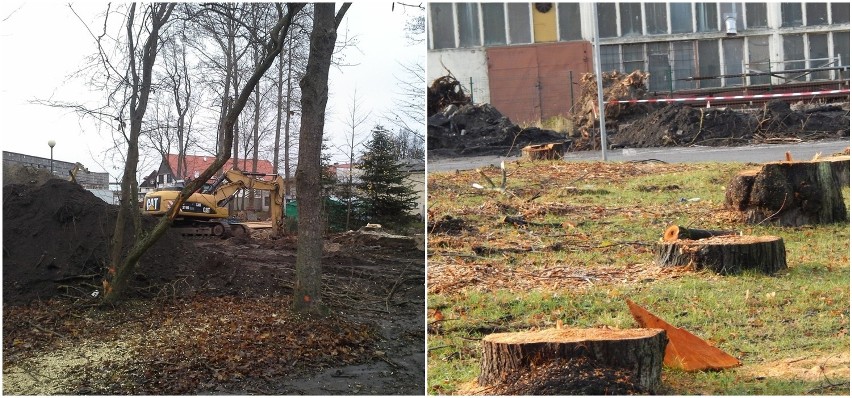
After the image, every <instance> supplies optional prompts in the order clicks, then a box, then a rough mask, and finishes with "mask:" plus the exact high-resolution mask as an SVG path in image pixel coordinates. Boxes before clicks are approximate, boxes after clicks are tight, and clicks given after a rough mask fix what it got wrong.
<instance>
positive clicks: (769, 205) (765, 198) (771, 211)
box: [725, 156, 849, 226]
mask: <svg viewBox="0 0 852 398" xmlns="http://www.w3.org/2000/svg"><path fill="white" fill-rule="evenodd" d="M848 184H849V156H832V157H827V158H817V159H816V160H812V161H794V162H772V163H766V164H764V165H763V166H762V167H760V168H758V169H749V170H744V171H742V172H740V173H739V174H737V175H736V176H734V177H733V178H732V179H731V181H730V182H729V183H728V187H727V189H726V192H725V207H726V208H729V209H733V210H737V211H740V212H742V214H743V218H744V219H745V221H746V222H749V223H753V224H759V223H763V222H770V223H775V224H779V225H782V226H800V225H813V224H828V223H834V222H847V221H848V220H849V214H848V213H847V211H846V205H845V204H844V202H843V196H842V195H841V192H840V187H841V186H843V185H848Z"/></svg>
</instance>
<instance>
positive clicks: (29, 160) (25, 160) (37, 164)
mask: <svg viewBox="0 0 852 398" xmlns="http://www.w3.org/2000/svg"><path fill="white" fill-rule="evenodd" d="M51 163H52V168H53V175H55V176H56V177H58V178H63V179H69V178H70V175H69V174H70V172H71V170H72V169H73V168H74V166H76V165H77V164H76V163H71V162H63V161H61V160H56V159H54V160H51V159H49V158H42V157H38V156H32V155H25V154H23V153H17V152H7V151H3V167H9V166H11V165H18V166H25V167H32V168H35V169H42V170H47V171H48V172H49V171H50V169H51ZM75 177H76V181H77V183H78V184H80V186H82V187H83V188H85V189H86V190H88V191H91V192H92V193H93V194H95V196H97V197H98V198H100V199H101V200H103V201H104V202H107V203H110V204H114V203H115V200H114V198H113V192H112V191H110V189H109V185H110V184H109V174H108V173H98V172H89V171H86V170H80V171H79V172H77V175H76V176H75Z"/></svg>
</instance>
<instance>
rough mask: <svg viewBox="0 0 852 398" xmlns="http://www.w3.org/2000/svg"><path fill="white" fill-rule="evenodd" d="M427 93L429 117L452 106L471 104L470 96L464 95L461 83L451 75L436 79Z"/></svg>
mask: <svg viewBox="0 0 852 398" xmlns="http://www.w3.org/2000/svg"><path fill="white" fill-rule="evenodd" d="M427 92H428V93H427V101H428V109H427V116H432V115H434V114H436V113H438V112H440V111H441V110H443V109H444V108H446V107H448V106H450V105H456V106H461V105H467V104H470V96H469V95H467V94H465V93H464V88H463V87H462V85H461V83H459V81H458V80H456V78H454V77H452V76H450V75H447V76H441V77H439V78H437V79H435V80H434V81H433V82H432V85H431V86H429V89H428V90H427Z"/></svg>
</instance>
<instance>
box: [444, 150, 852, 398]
mask: <svg viewBox="0 0 852 398" xmlns="http://www.w3.org/2000/svg"><path fill="white" fill-rule="evenodd" d="M745 167H746V165H743V164H720V163H705V164H677V165H675V164H663V163H601V162H588V163H585V162H584V163H565V162H537V163H530V162H515V163H510V164H507V165H506V171H507V184H506V192H505V193H504V192H500V191H496V190H488V189H476V188H473V187H472V184H474V183H477V184H480V185H483V186H485V187H489V186H490V185H489V184H488V182H487V181H486V180H485V178H484V177H483V176H482V174H480V173H479V172H477V171H473V170H471V171H465V172H457V173H429V182H428V186H429V216H430V224H429V225H430V228H431V231H430V234H429V267H428V286H429V297H428V307H429V309H430V311H429V314H430V318H429V319H428V323H429V335H428V346H429V362H428V383H429V393H430V394H458V393H464V392H465V390H464V389H463V387H464V386H465V385H469V384H470V383H471V381H474V380H475V378H476V376H477V375H478V374H479V360H480V342H479V340H480V339H481V338H482V337H483V336H485V335H487V334H490V333H494V332H506V331H521V330H528V329H532V328H549V327H553V326H554V325H555V323H556V321H557V319H559V320H562V322H563V323H564V324H565V325H566V326H572V327H584V328H585V327H588V328H593V327H604V326H608V327H614V328H632V327H637V325H636V324H635V322H634V320H633V318H632V316H631V315H630V312H629V310H628V308H627V305H626V303H625V301H624V300H625V299H630V300H633V301H634V302H636V303H637V304H639V305H642V306H644V307H645V308H646V309H648V310H649V311H651V312H653V313H655V314H656V315H658V316H660V317H661V318H663V319H665V320H667V321H668V322H669V323H671V324H673V325H675V326H678V327H681V328H684V329H686V330H688V331H690V332H692V333H693V334H695V335H697V336H699V337H701V338H703V339H705V340H707V341H709V342H710V343H711V344H713V345H715V346H717V347H719V348H721V349H722V350H724V351H726V352H727V353H729V354H731V355H733V356H735V357H737V358H739V359H740V360H741V361H742V363H743V365H742V366H741V367H738V368H734V369H730V370H726V371H722V372H706V373H704V372H699V373H684V372H680V371H675V370H670V369H664V371H663V382H664V384H665V388H666V392H668V393H672V394H714V395H729V394H733V395H741V394H785V395H787V394H791V395H807V394H813V395H825V394H846V393H848V392H849V324H850V323H849V224H848V223H842V224H834V225H823V226H806V227H799V228H789V227H784V228H782V227H777V226H772V225H768V224H761V225H749V224H744V223H742V222H741V219H740V216H739V214H738V213H736V212H733V211H728V210H726V209H724V206H723V203H724V195H725V186H726V185H727V183H728V181H729V180H730V178H731V177H732V176H733V175H734V174H735V173H737V172H738V171H740V170H742V169H743V168H745ZM482 173H484V174H485V175H487V176H488V177H490V178H491V180H493V181H494V182H495V183H496V184H497V185H499V181H500V179H501V171H500V169H499V168H496V167H492V168H487V169H483V170H482ZM843 195H844V199H845V200H846V203H847V207H848V204H849V189H848V187H846V188H844V189H843ZM507 216H508V217H509V218H506V217H507ZM513 220H515V221H514V222H513ZM517 220H521V222H517ZM670 224H678V225H682V226H693V227H695V228H706V229H733V230H738V231H742V232H743V233H744V234H750V235H775V236H780V237H782V238H783V239H784V243H785V246H786V251H787V266H788V269H787V270H784V271H782V272H780V273H778V274H776V275H773V276H767V275H762V274H759V273H744V274H741V275H735V276H720V275H715V274H712V273H709V272H696V271H690V270H686V269H678V268H661V267H659V266H657V265H656V264H655V263H654V259H653V244H654V242H657V241H659V239H660V237H661V236H662V232H663V230H664V229H665V228H666V226H668V225H670ZM436 311H437V312H439V314H437V315H436Z"/></svg>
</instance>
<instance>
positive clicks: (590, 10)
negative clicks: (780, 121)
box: [427, 2, 849, 122]
mask: <svg viewBox="0 0 852 398" xmlns="http://www.w3.org/2000/svg"><path fill="white" fill-rule="evenodd" d="M428 7H429V10H428V25H427V28H428V33H429V34H428V41H429V44H428V46H429V51H428V56H427V78H428V79H429V80H428V81H430V82H431V81H432V80H434V79H435V78H437V77H440V76H444V75H446V74H448V73H452V74H453V75H454V76H455V77H456V78H457V79H458V80H459V81H460V82H461V83H462V84H464V85H465V86H466V88H468V89H469V90H470V91H471V92H472V94H473V98H474V102H488V103H491V104H492V105H494V106H495V107H496V108H497V109H498V110H500V111H501V112H502V113H504V114H505V115H507V116H509V117H510V118H511V119H513V121H516V122H521V121H532V120H538V119H544V118H547V117H551V116H555V115H559V114H565V113H568V112H570V110H571V107H572V106H573V105H574V101H573V100H574V99H575V98H579V97H580V94H581V93H579V92H575V90H578V85H577V83H578V82H579V78H580V76H581V75H582V74H583V73H586V72H592V71H593V70H594V49H593V45H592V43H593V39H594V35H595V27H597V29H598V34H599V37H600V44H601V48H600V52H601V68H602V70H603V71H604V72H606V71H613V70H616V71H620V72H626V73H629V72H632V71H634V70H641V71H645V72H649V74H650V78H649V81H648V89H649V91H651V92H652V93H656V94H658V95H668V96H673V95H675V94H676V93H684V92H704V93H708V92H709V93H713V92H719V91H724V90H740V91H742V90H743V89H744V88H745V87H748V88H749V89H750V90H755V89H756V90H760V89H761V87H765V88H766V89H767V90H772V89H774V90H782V89H784V88H785V87H797V85H798V87H801V86H802V85H811V87H813V85H817V84H822V83H825V82H834V83H836V84H835V86H836V85H838V84H839V85H844V84H845V86H844V87H843V88H846V89H848V88H849V87H848V80H849V72H848V66H849V3H848V2H831V3H824V2H823V3H818V2H803V3H754V2H735V3H695V2H683V3H640V2H622V3H614V2H610V3H598V4H597V5H595V4H594V3H429V5H428ZM595 21H597V26H595V25H594V24H595ZM844 81H845V82H844Z"/></svg>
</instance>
